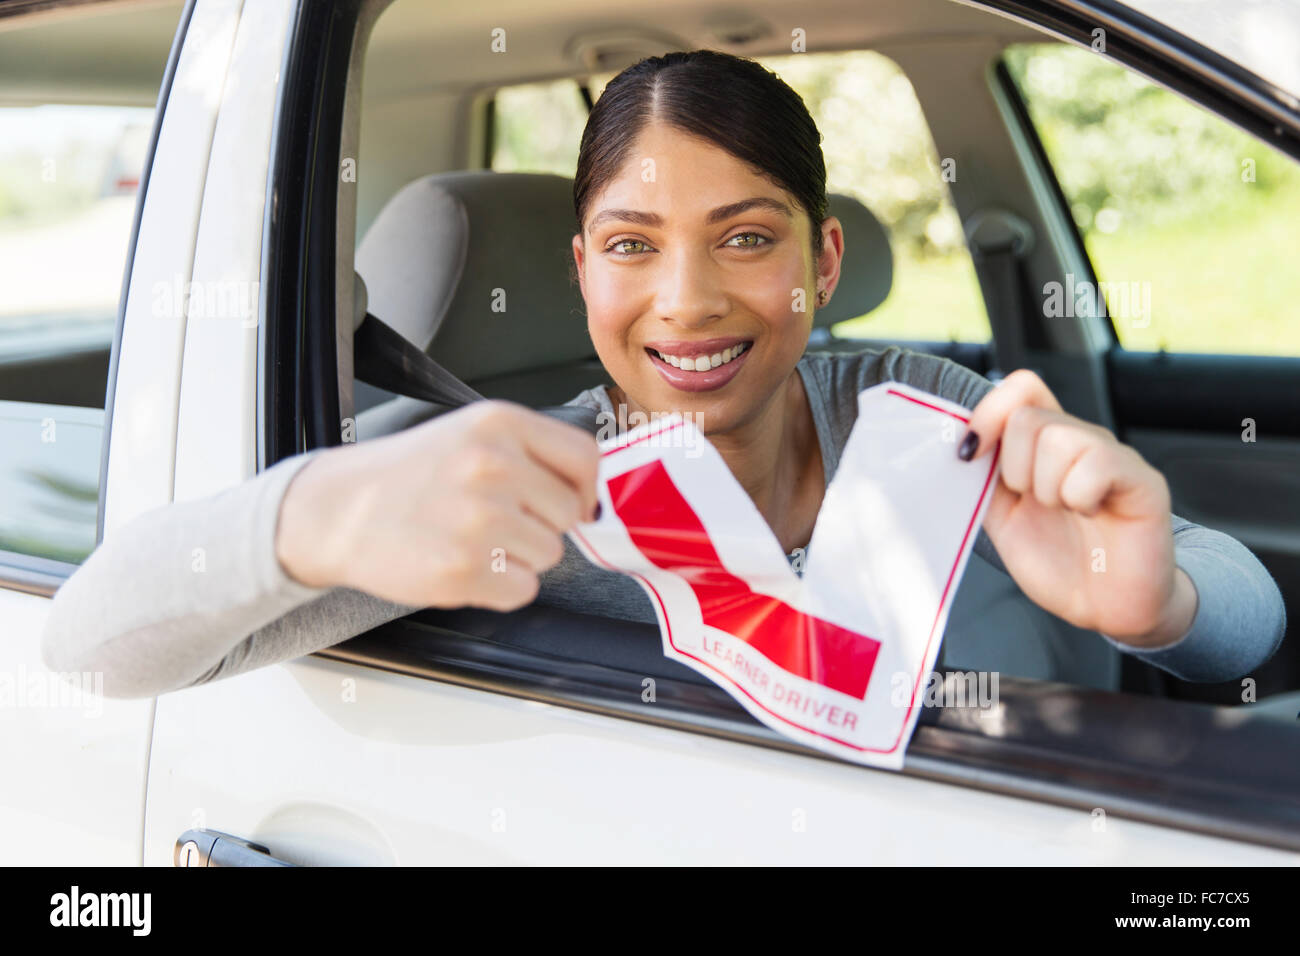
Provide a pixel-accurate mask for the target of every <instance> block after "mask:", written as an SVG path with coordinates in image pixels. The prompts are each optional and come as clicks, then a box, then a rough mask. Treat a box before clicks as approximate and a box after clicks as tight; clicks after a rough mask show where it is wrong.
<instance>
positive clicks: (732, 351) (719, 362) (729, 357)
mask: <svg viewBox="0 0 1300 956" xmlns="http://www.w3.org/2000/svg"><path fill="white" fill-rule="evenodd" d="M753 344H754V343H753V342H752V341H747V342H741V343H740V344H738V345H733V346H732V347H731V348H727V349H723V350H722V351H721V352H713V353H710V354H706V353H700V354H698V355H669V354H667V353H665V352H660V351H658V350H656V349H652V348H648V347H647V348H646V352H647V353H648V354H650V355H653V356H654V357H655V358H657V359H659V360H660V361H661V362H665V363H666V364H668V365H671V366H672V367H673V368H677V369H681V370H682V371H683V372H707V371H709V370H711V369H715V368H719V367H721V366H723V365H727V364H730V363H731V362H733V361H735V360H736V359H737V358H739V357H740V356H741V355H743V354H744V353H745V352H747V351H748V350H749V348H750V347H751V346H752V345H753Z"/></svg>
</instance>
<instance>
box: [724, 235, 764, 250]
mask: <svg viewBox="0 0 1300 956" xmlns="http://www.w3.org/2000/svg"><path fill="white" fill-rule="evenodd" d="M737 239H745V240H750V241H747V242H736V240H737ZM768 241H769V240H768V238H767V236H764V235H761V234H759V233H757V232H738V233H736V235H734V236H732V237H731V238H730V239H728V240H727V241H726V243H725V245H728V246H731V245H733V244H734V247H735V248H737V249H753V248H754V247H756V246H760V245H764V244H766V243H767V242H768Z"/></svg>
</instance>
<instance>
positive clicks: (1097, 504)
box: [1061, 442, 1169, 517]
mask: <svg viewBox="0 0 1300 956" xmlns="http://www.w3.org/2000/svg"><path fill="white" fill-rule="evenodd" d="M1061 502H1062V504H1064V505H1065V506H1066V507H1067V508H1069V509H1071V510H1072V511H1078V512H1079V513H1080V514H1084V515H1088V516H1089V517H1091V516H1093V515H1095V514H1096V513H1097V512H1098V511H1100V510H1101V509H1102V507H1103V506H1106V507H1109V508H1110V509H1111V510H1112V511H1113V512H1114V513H1115V514H1116V515H1118V516H1120V517H1148V516H1150V515H1153V514H1163V513H1164V512H1166V511H1168V510H1169V492H1168V485H1167V484H1166V483H1165V481H1164V478H1163V476H1161V474H1160V473H1159V472H1158V471H1156V470H1155V469H1154V468H1152V467H1151V466H1150V465H1148V464H1147V463H1146V462H1145V461H1144V460H1143V459H1142V456H1141V455H1139V454H1138V453H1137V452H1135V451H1133V450H1132V449H1131V448H1129V447H1127V446H1125V445H1121V444H1120V443H1119V442H1111V443H1109V444H1107V443H1104V442H1103V443H1099V444H1097V445H1094V446H1093V447H1091V448H1089V449H1088V450H1087V451H1086V452H1085V453H1084V454H1083V455H1081V456H1080V457H1079V460H1078V461H1076V462H1075V463H1074V464H1073V465H1072V466H1071V468H1070V470H1069V472H1067V473H1066V476H1065V478H1064V480H1062V482H1061Z"/></svg>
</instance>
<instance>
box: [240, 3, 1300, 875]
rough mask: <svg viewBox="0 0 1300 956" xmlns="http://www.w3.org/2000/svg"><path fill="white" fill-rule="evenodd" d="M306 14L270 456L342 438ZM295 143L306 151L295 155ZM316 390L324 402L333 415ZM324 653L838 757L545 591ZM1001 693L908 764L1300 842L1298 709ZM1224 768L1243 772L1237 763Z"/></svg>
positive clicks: (925, 771)
mask: <svg viewBox="0 0 1300 956" xmlns="http://www.w3.org/2000/svg"><path fill="white" fill-rule="evenodd" d="M375 2H376V3H379V2H382V0H375ZM359 6H365V4H364V3H359V2H358V0H349V3H347V4H344V5H342V12H341V13H336V14H335V16H336V17H337V19H334V20H332V21H331V22H330V24H329V26H330V29H331V30H339V31H342V32H344V33H347V34H349V37H350V36H351V33H352V31H353V30H355V28H356V21H357V11H358V7H359ZM985 6H988V7H989V8H991V9H997V8H998V7H1000V6H1010V5H1009V4H994V3H989V4H985ZM1046 6H1049V7H1058V6H1060V5H1059V4H1047V5H1046ZM313 7H314V8H315V9H311V8H313ZM304 11H306V13H305V15H304ZM299 12H300V16H299V18H298V23H297V24H296V26H295V29H294V31H293V39H292V42H291V44H290V47H289V52H288V62H287V64H286V69H285V70H284V71H283V72H282V76H283V91H282V102H281V104H280V107H279V109H278V110H277V128H276V130H275V141H274V146H273V148H274V150H275V157H274V160H273V162H274V169H275V174H274V176H273V178H272V184H271V185H272V186H274V188H275V191H276V198H277V203H275V204H272V203H268V205H267V208H268V220H267V237H268V241H267V243H266V244H265V248H266V250H267V252H266V255H267V256H268V259H267V268H266V269H265V270H264V275H265V276H266V279H267V289H266V295H267V299H266V305H267V307H266V308H265V309H264V312H263V315H264V317H265V321H264V323H263V332H262V333H261V334H262V335H263V336H264V341H263V343H262V344H263V348H264V351H263V353H262V355H261V356H260V357H261V358H263V359H265V361H263V362H261V363H260V364H261V367H262V370H263V371H262V372H260V373H259V400H258V404H259V407H260V409H261V412H260V414H262V415H264V416H265V421H266V428H265V432H264V433H262V432H259V445H260V447H259V456H261V457H260V460H259V465H260V466H261V467H267V466H269V465H270V464H272V463H274V462H276V461H278V460H280V459H281V458H283V457H287V456H289V455H292V454H296V453H298V452H299V451H300V450H302V449H303V447H304V446H306V447H307V448H312V447H317V446H318V445H320V444H326V443H337V442H335V441H333V440H334V438H335V436H336V434H337V428H338V423H337V420H335V421H334V422H330V420H329V412H330V410H331V409H332V408H333V407H334V406H333V405H332V404H331V402H332V401H335V400H336V399H337V386H338V382H337V356H336V355H335V354H334V334H335V329H334V327H333V322H332V320H333V317H334V309H333V308H332V307H331V308H325V309H319V310H316V311H313V310H312V309H310V308H309V307H308V306H309V304H310V303H312V302H315V303H330V304H332V303H333V295H334V266H335V263H334V261H331V262H330V263H329V268H328V270H327V272H322V271H317V270H314V269H310V268H308V265H309V264H311V263H313V262H318V261H319V259H320V257H321V256H323V255H326V254H328V255H329V256H331V257H332V256H334V255H335V243H334V237H335V233H336V230H335V221H334V220H335V217H336V215H337V197H338V192H339V185H338V177H337V175H335V171H336V169H337V160H338V153H337V148H338V142H339V139H340V131H339V129H338V128H337V122H336V120H335V122H336V126H335V127H334V128H330V127H329V125H328V123H329V122H331V119H330V118H331V117H335V118H337V117H338V116H340V115H341V112H340V110H341V101H342V99H343V97H344V96H345V92H346V87H347V82H348V79H349V78H348V76H347V72H348V71H347V66H348V63H347V57H346V56H345V55H344V53H345V49H346V46H347V45H346V44H342V43H336V42H335V40H336V39H337V37H334V36H333V34H330V36H329V37H328V38H327V42H321V41H320V36H321V34H320V32H319V24H320V22H321V21H320V20H319V17H321V16H325V15H327V14H325V13H323V12H322V11H321V10H320V9H319V6H318V4H317V3H316V0H301V3H300V7H299ZM312 22H315V23H316V24H317V25H318V29H317V31H316V32H315V33H312V32H311V31H308V30H306V29H305V26H306V24H308V23H312ZM1042 22H1046V23H1048V24H1050V23H1051V22H1052V21H1051V19H1050V18H1048V17H1045V16H1043V15H1042V14H1041V13H1040V14H1039V15H1038V16H1037V18H1036V19H1035V21H1034V25H1036V26H1038V25H1040V23H1042ZM306 45H310V46H311V47H313V48H315V51H314V52H313V50H306V49H304V46H306ZM1131 46H1132V48H1133V49H1134V50H1138V51H1141V50H1143V49H1145V47H1144V45H1143V40H1142V37H1141V34H1137V33H1135V34H1134V35H1133V37H1132V38H1131ZM341 51H343V52H341ZM359 62H360V60H358V63H359ZM340 68H341V72H342V75H341V76H340ZM331 97H334V98H337V99H338V100H339V101H340V104H339V110H335V109H333V108H332V107H331V105H330V104H328V103H323V102H322V101H323V100H327V99H329V98H331ZM286 116H290V117H293V123H292V125H288V123H287V121H284V120H283V117H286ZM282 122H283V123H286V125H284V126H283V127H282V126H281V123H282ZM322 124H325V125H324V127H323V128H322ZM295 144H306V145H307V146H309V147H310V149H309V151H308V152H307V153H304V154H302V155H298V156H296V157H295V155H294V153H293V150H294V149H295V148H296V146H295ZM1298 144H1300V140H1298ZM273 257H274V258H273ZM313 285H314V286H315V288H314V289H310V288H307V287H310V286H313ZM313 326H314V327H313ZM299 343H301V351H298V348H297V347H298V344H299ZM327 372H328V373H330V374H326V373H327ZM331 393H333V394H331ZM313 398H319V399H320V400H321V402H322V404H323V405H324V406H325V407H324V414H322V409H321V408H320V407H318V406H316V405H315V404H314V403H313V401H312V399H313ZM277 402H279V403H282V404H280V405H277V404H275V403H277ZM584 641H588V642H590V641H595V642H598V643H599V644H600V645H601V647H602V649H610V650H613V651H614V653H615V654H617V655H620V656H621V657H622V660H620V661H617V662H615V661H614V660H613V658H612V657H611V656H606V657H605V658H604V659H603V660H602V661H596V660H582V659H578V658H575V657H572V656H559V655H557V654H555V653H552V652H550V651H548V650H547V648H550V649H551V651H553V650H554V649H556V648H563V649H566V650H567V649H569V648H572V647H574V646H575V645H577V644H580V643H582V642H584ZM316 655H317V656H319V657H322V658H325V659H329V660H334V661H341V662H346V663H349V664H353V665H357V666H362V667H369V668H375V669H379V670H384V671H389V672H392V673H397V674H405V675H409V676H413V677H418V678H420V679H423V680H430V681H437V682H441V683H449V684H454V685H459V686H463V687H469V688H473V689H477V690H481V691H486V692H489V693H497V694H506V695H509V696H514V697H520V698H524V699H528V700H533V701H539V702H544V703H549V704H553V705H555V706H561V707H568V708H573V709H578V710H583V711H586V712H589V713H594V714H599V715H602V716H608V717H616V718H620V719H630V720H636V721H639V722H641V723H649V724H652V725H657V726H661V727H666V728H672V729H674V730H680V731H685V732H689V733H699V734H706V735H710V736H714V737H721V738H724V739H728V740H732V741H736V742H741V743H747V744H752V745H757V746H762V747H768V748H771V749H775V750H780V751H784V752H790V753H797V754H801V755H804V756H809V757H814V758H818V759H826V760H833V759H835V758H833V757H830V756H828V755H826V754H823V753H821V752H819V751H815V750H811V749H809V748H806V747H804V746H803V745H801V744H798V743H796V742H794V741H792V740H790V739H788V738H785V737H782V736H781V735H779V734H777V733H776V732H774V731H772V730H770V729H769V728H767V727H766V726H764V725H762V724H760V723H759V722H757V721H756V720H754V719H753V718H752V717H751V716H750V715H749V714H748V712H746V711H745V710H744V709H743V708H742V707H741V706H740V705H739V704H738V703H736V702H735V701H734V700H733V699H732V698H731V697H730V696H729V695H728V694H726V692H725V691H723V690H722V689H721V688H719V687H717V686H715V685H713V684H712V682H709V681H707V680H705V679H703V678H701V677H700V676H699V675H694V674H693V673H688V671H689V669H686V668H684V666H683V665H680V664H677V663H676V662H673V661H669V660H668V659H666V658H665V657H664V656H663V653H662V642H661V637H660V635H659V632H658V627H657V626H655V625H652V624H641V623H637V622H630V621H618V620H614V619H605V618H599V617H592V616H590V615H583V614H577V613H575V612H570V611H565V610H562V609H559V608H551V607H543V606H538V605H530V606H528V607H526V608H523V609H520V610H519V611H515V612H511V613H498V612H492V611H485V610H477V609H472V608H464V609H459V610H452V611H442V610H433V609H425V610H421V611H417V612H415V613H413V614H411V615H409V616H407V617H404V618H400V619H397V620H395V621H392V622H389V623H387V624H385V625H383V626H381V627H379V628H376V629H374V630H372V631H369V632H367V633H365V634H362V635H358V636H357V637H354V638H352V639H350V640H348V641H346V642H343V643H341V644H338V645H335V646H334V647H331V648H327V649H324V650H321V651H318V652H316ZM674 668H680V670H676V671H675V670H674ZM647 675H658V676H656V678H655V680H656V701H655V702H654V703H653V704H652V705H645V704H643V703H642V702H641V691H642V683H641V682H642V680H643V679H644V678H645V677H646V676H647ZM1001 698H1002V702H1001V705H1000V706H1002V707H1004V708H1005V709H1004V711H1003V718H1004V719H1002V720H1000V721H974V720H971V719H970V712H969V711H964V710H962V709H951V710H945V709H941V708H939V709H935V708H930V709H923V711H922V716H921V718H920V722H919V724H918V728H917V731H916V734H915V736H914V738H913V740H912V742H911V744H910V746H909V748H908V752H907V760H906V764H905V766H904V768H903V770H902V773H903V774H905V775H908V776H913V777H918V778H922V779H927V780H931V781H934V782H940V783H949V784H954V785H957V786H963V787H973V788H977V789H982V790H988V791H993V792H997V793H1001V794H1003V795H1006V796H1009V797H1019V798H1023V799H1029V800H1035V801H1041V802H1047V803H1051V804H1056V805H1060V806H1066V807H1074V808H1078V809H1080V810H1083V811H1089V812H1090V811H1091V810H1092V808H1095V807H1098V806H1101V807H1104V808H1106V810H1107V812H1109V813H1115V814H1117V815H1121V816H1124V817H1127V818H1130V819H1135V820H1140V821H1144V822H1148V823H1152V824H1157V825H1160V826H1162V827H1174V828H1181V829H1186V830H1191V831H1195V832H1199V833H1205V834H1209V835H1214V836H1219V837H1226V838H1229V839H1234V840H1240V841H1244V842H1250V843H1258V844H1262V845H1265V846H1272V847H1278V848H1283V849H1290V850H1300V828H1297V827H1296V826H1295V822H1296V820H1297V819H1300V796H1297V795H1298V794H1300V765H1283V766H1282V767H1281V768H1279V767H1278V766H1277V765H1276V761H1275V760H1271V759H1270V757H1271V756H1272V755H1276V754H1277V753H1279V752H1284V750H1283V748H1284V747H1285V746H1286V745H1287V744H1288V743H1291V744H1293V743H1294V741H1293V740H1288V739H1286V738H1284V737H1283V734H1284V733H1286V734H1293V733H1294V731H1293V728H1291V727H1290V726H1289V725H1287V724H1282V723H1281V722H1276V723H1275V722H1272V721H1268V720H1266V719H1262V718H1259V715H1256V718H1257V719H1254V720H1252V719H1250V718H1247V719H1246V720H1243V721H1241V722H1240V723H1238V724H1236V725H1235V726H1225V723H1224V722H1223V721H1222V720H1220V719H1219V715H1218V711H1217V710H1216V709H1212V708H1207V707H1201V706H1197V705H1186V704H1179V703H1177V702H1173V701H1166V700H1163V699H1160V698H1147V697H1140V696H1134V695H1128V694H1123V693H1112V692H1105V691H1097V690H1091V689H1084V688H1077V687H1073V686H1069V685H1060V684H1047V685H1045V684H1044V683H1043V682H1039V681H1023V680H1017V679H1015V678H1004V679H1003V681H1002V694H1001ZM1061 708H1065V709H1067V710H1068V711H1069V712H1070V713H1072V714H1073V715H1075V717H1076V721H1074V722H1073V723H1075V724H1076V725H1077V726H1079V727H1082V728H1083V729H1082V730H1070V729H1068V728H1066V729H1062V728H1061V727H1060V726H1059V723H1058V722H1056V721H1054V720H1053V719H1052V715H1053V714H1055V713H1059V712H1060V709H1061ZM1134 724H1137V725H1139V726H1142V727H1143V729H1144V731H1145V732H1146V733H1147V734H1149V735H1151V740H1152V742H1153V747H1152V748H1151V749H1153V750H1154V751H1155V752H1160V753H1166V754H1174V755H1178V758H1179V759H1177V760H1171V761H1169V762H1168V763H1166V764H1164V765H1155V764H1153V763H1152V762H1151V761H1150V760H1149V759H1139V757H1142V756H1143V755H1136V756H1135V755H1131V748H1130V749H1129V750H1126V741H1128V740H1129V739H1130V737H1131V727H1132V726H1133V725H1134ZM1144 753H1145V751H1144ZM1098 754H1101V755H1102V756H1098ZM1126 754H1128V755H1127V756H1126ZM1225 768H1226V769H1229V770H1231V771H1232V772H1233V773H1232V775H1231V776H1230V778H1229V779H1225V774H1224V770H1225ZM860 769H862V771H863V772H880V771H874V770H872V769H871V768H867V767H862V768H860Z"/></svg>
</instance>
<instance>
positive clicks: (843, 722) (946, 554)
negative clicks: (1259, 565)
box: [571, 382, 999, 769]
mask: <svg viewBox="0 0 1300 956" xmlns="http://www.w3.org/2000/svg"><path fill="white" fill-rule="evenodd" d="M968 419H969V413H968V412H967V410H966V409H965V408H963V407H962V406H960V405H957V404H956V403H954V402H950V401H947V400H945V399H941V398H938V397H936V396H934V395H930V394H929V393H927V392H923V391H921V390H919V389H916V388H912V387H910V386H907V385H902V384H899V383H895V382H887V383H884V384H881V385H877V386H874V387H873V388H869V389H866V390H865V391H863V392H862V393H861V394H860V395H859V396H858V419H857V423H856V424H855V425H854V427H853V431H852V433H851V434H850V435H849V439H848V443H847V444H846V445H845V448H844V451H843V454H842V455H841V457H840V464H839V467H838V469H837V471H836V473H835V476H834V478H833V479H832V480H831V483H830V486H829V487H828V488H827V490H826V497H825V499H824V500H823V502H822V508H821V513H820V514H819V515H818V517H817V524H816V527H815V529H814V531H813V535H812V540H811V541H810V542H809V545H808V550H807V554H808V558H807V564H806V567H805V570H804V576H803V578H802V579H801V578H800V577H799V576H798V575H796V574H795V573H794V571H793V570H792V569H791V568H790V564H789V562H788V560H787V558H786V555H785V553H784V552H783V550H782V549H781V546H780V544H779V542H778V541H777V539H776V536H775V535H774V534H773V533H772V530H771V528H770V527H769V526H768V524H767V522H766V521H765V520H764V519H763V517H762V515H761V514H760V513H759V511H758V509H757V508H756V507H755V506H754V503H753V501H752V500H751V499H750V497H749V495H748V494H746V493H745V491H744V489H743V488H742V487H741V486H740V484H739V482H737V481H736V479H735V477H734V476H733V475H732V474H731V470H730V469H729V468H728V467H727V465H726V463H725V462H724V461H723V460H722V457H721V456H720V455H719V454H718V452H717V450H716V449H714V447H713V446H712V445H711V444H710V443H709V442H708V440H707V439H706V438H705V437H704V436H703V434H701V433H700V432H699V430H698V429H696V428H695V426H694V425H693V424H692V423H691V422H689V421H686V420H684V419H683V418H682V417H681V416H680V415H673V416H667V417H664V418H661V419H658V420H656V421H653V422H651V423H650V424H648V425H643V426H642V427H640V428H637V429H635V430H633V431H630V432H628V433H627V434H626V435H623V436H620V437H619V438H617V439H613V440H610V441H608V442H605V443H603V444H602V446H601V452H602V457H601V466H600V478H599V481H598V488H599V494H600V499H601V505H602V514H601V517H600V519H599V520H598V521H595V522H591V523H588V524H582V525H579V526H578V527H577V528H575V529H574V530H573V531H572V532H571V535H572V537H573V539H574V541H575V542H576V543H577V545H578V547H579V548H580V549H581V550H582V551H583V553H584V554H585V555H586V556H587V558H588V559H590V560H591V561H593V562H595V563H596V564H598V565H600V566H602V567H607V568H611V569H613V570H617V571H622V572H624V573H626V574H630V575H631V576H632V577H634V578H635V579H636V580H637V581H638V582H640V584H641V586H642V587H643V588H645V590H646V592H647V594H648V595H649V597H650V601H651V603H652V604H653V605H654V607H655V613H656V615H657V616H658V619H659V630H660V633H661V635H662V637H663V646H664V654H665V655H666V656H668V657H670V658H672V659H673V660H677V661H680V662H681V663H683V664H685V665H687V666H688V667H691V668H694V669H695V670H697V671H699V672H700V673H702V674H704V675H705V676H707V677H709V678H710V679H711V680H713V681H714V682H715V683H717V684H718V685H719V686H721V687H723V688H724V689H726V690H727V691H728V692H729V693H730V694H731V695H732V696H733V697H735V698H736V700H737V701H739V702H740V703H741V705H743V706H744V707H745V709H746V710H748V711H749V712H750V713H751V714H753V715H754V717H755V718H756V719H758V720H760V721H762V722H763V723H764V724H766V725H767V726H769V727H771V728H773V729H774V730H777V731H779V732H780V733H782V734H785V735H786V736H788V737H791V738H793V739H795V740H798V741H800V742H802V743H804V744H807V745H808V746H810V747H815V748H817V749H819V750H823V751H826V752H828V753H832V754H835V755H836V756H839V757H843V758H844V759H846V760H851V761H854V762H856V763H863V764H871V765H873V766H878V767H888V768H891V769H899V768H901V767H902V765H903V753H904V750H905V749H906V746H907V742H908V740H910V739H911V735H912V731H913V729H914V728H915V726H916V720H917V718H918V716H919V715H920V704H921V702H922V700H923V691H924V686H925V683H926V680H925V679H926V678H927V677H928V675H929V674H930V671H931V669H932V668H933V667H934V663H935V660H936V659H937V657H938V653H939V644H940V641H941V640H942V637H943V631H944V627H945V625H946V623H947V619H948V611H949V608H950V607H951V604H952V600H953V596H954V595H955V594H956V591H957V585H958V583H959V582H960V581H961V575H962V572H963V571H964V570H965V567H966V562H967V560H968V559H969V557H970V552H971V548H972V547H973V546H974V543H975V537H976V534H977V533H978V531H979V527H980V522H981V521H982V520H983V516H984V511H985V509H986V508H987V507H988V503H989V500H990V499H991V497H992V493H993V481H994V479H995V475H996V470H997V463H998V451H999V450H997V449H995V451H994V454H992V455H989V456H987V457H985V458H982V459H979V460H977V461H974V462H964V461H962V460H960V459H959V458H958V457H957V442H958V441H959V440H960V439H961V438H962V437H963V435H964V433H965V428H964V427H963V426H964V424H965V423H966V422H967V421H968Z"/></svg>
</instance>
